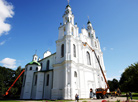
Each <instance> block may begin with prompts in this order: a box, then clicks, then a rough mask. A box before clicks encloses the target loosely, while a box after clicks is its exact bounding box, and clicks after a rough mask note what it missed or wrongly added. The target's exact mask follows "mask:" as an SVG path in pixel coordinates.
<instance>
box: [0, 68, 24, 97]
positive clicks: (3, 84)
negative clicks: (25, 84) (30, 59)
mask: <svg viewBox="0 0 138 102" xmlns="http://www.w3.org/2000/svg"><path fill="white" fill-rule="evenodd" d="M22 70H23V69H22V68H21V66H19V67H18V68H17V70H12V69H9V68H5V67H1V66H0V99H1V98H2V97H3V95H4V94H5V92H6V91H7V90H8V89H9V87H10V86H11V85H12V83H13V82H14V81H15V80H16V78H17V77H18V76H19V75H20V73H21V72H22ZM22 80H23V74H22V76H21V77H20V78H19V79H18V81H17V82H16V83H15V84H14V86H13V87H12V88H11V90H10V91H9V94H8V95H7V96H6V97H7V98H19V96H20V93H21V87H22Z"/></svg>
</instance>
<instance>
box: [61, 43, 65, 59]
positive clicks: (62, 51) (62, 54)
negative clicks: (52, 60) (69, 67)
mask: <svg viewBox="0 0 138 102" xmlns="http://www.w3.org/2000/svg"><path fill="white" fill-rule="evenodd" d="M61 57H64V44H62V45H61Z"/></svg>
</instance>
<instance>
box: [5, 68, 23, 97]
mask: <svg viewBox="0 0 138 102" xmlns="http://www.w3.org/2000/svg"><path fill="white" fill-rule="evenodd" d="M24 71H25V70H23V71H22V72H21V73H20V75H19V76H18V77H17V78H16V80H15V81H14V82H13V83H12V85H11V86H10V87H9V89H8V90H7V91H6V93H5V94H4V95H3V96H6V95H8V94H9V91H10V89H11V88H12V87H13V85H14V84H15V83H16V81H17V80H18V79H19V78H20V76H21V75H22V74H23V73H24Z"/></svg>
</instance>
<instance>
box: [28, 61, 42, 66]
mask: <svg viewBox="0 0 138 102" xmlns="http://www.w3.org/2000/svg"><path fill="white" fill-rule="evenodd" d="M33 64H36V65H38V66H40V63H38V62H36V61H32V62H30V63H28V64H27V65H33Z"/></svg>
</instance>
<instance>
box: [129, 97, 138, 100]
mask: <svg viewBox="0 0 138 102" xmlns="http://www.w3.org/2000/svg"><path fill="white" fill-rule="evenodd" d="M129 99H130V98H129ZM132 99H135V100H138V97H132Z"/></svg>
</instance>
